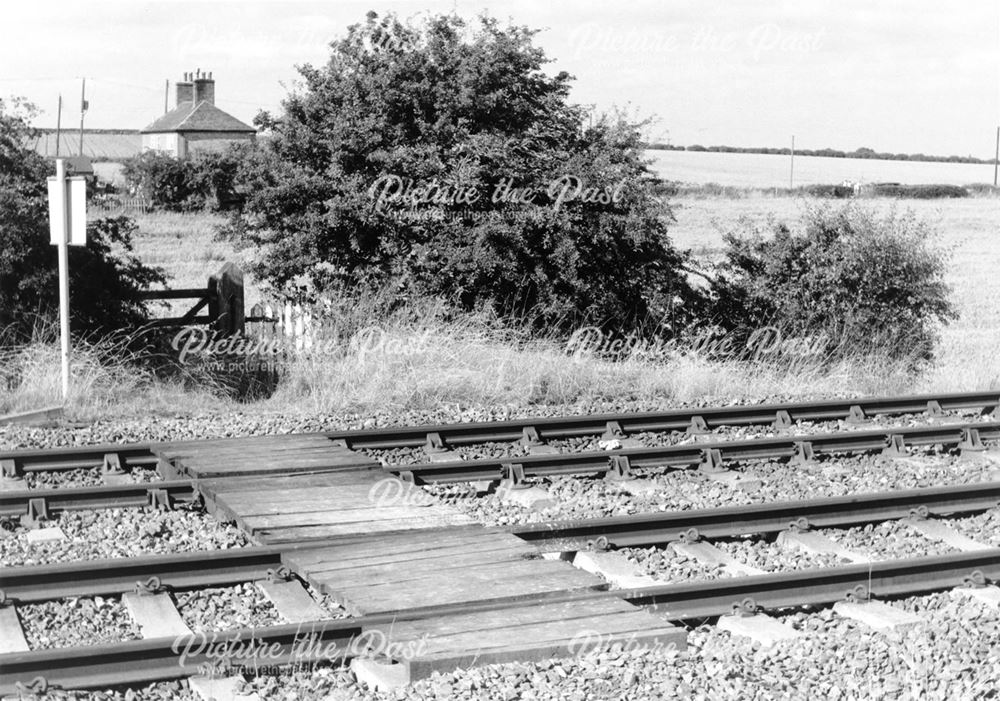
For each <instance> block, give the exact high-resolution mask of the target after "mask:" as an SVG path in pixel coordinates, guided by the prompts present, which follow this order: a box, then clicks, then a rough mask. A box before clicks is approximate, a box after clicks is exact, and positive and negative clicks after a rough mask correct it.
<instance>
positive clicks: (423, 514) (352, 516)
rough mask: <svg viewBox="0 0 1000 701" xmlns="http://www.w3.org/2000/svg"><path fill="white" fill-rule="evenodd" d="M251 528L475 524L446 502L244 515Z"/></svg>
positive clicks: (470, 518)
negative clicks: (395, 522)
mask: <svg viewBox="0 0 1000 701" xmlns="http://www.w3.org/2000/svg"><path fill="white" fill-rule="evenodd" d="M241 516H242V517H243V520H244V522H245V523H246V524H247V527H248V528H254V529H266V528H284V527H288V526H325V525H336V524H341V523H367V522H373V521H393V520H403V519H414V518H416V519H432V518H439V519H446V520H447V519H450V522H451V523H475V520H474V519H473V518H472V517H471V516H467V515H465V514H463V513H462V512H460V511H458V510H457V509H452V508H451V507H448V506H446V505H444V504H434V505H431V506H382V507H379V506H371V505H368V506H365V507H363V508H357V509H342V510H336V509H323V508H319V509H313V510H311V511H307V510H305V509H301V510H298V509H297V510H295V511H288V512H285V513H277V514H259V515H258V514H249V515H243V514H241Z"/></svg>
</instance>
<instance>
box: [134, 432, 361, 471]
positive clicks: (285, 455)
mask: <svg viewBox="0 0 1000 701" xmlns="http://www.w3.org/2000/svg"><path fill="white" fill-rule="evenodd" d="M153 453H154V454H155V455H156V456H157V458H159V460H160V462H161V465H164V466H165V465H169V466H171V467H172V468H173V469H175V470H177V471H178V472H179V473H180V474H183V475H187V476H190V477H195V478H202V479H204V478H211V477H246V476H253V475H257V476H259V475H289V474H294V473H296V472H329V471H335V470H357V469H363V468H369V469H375V468H378V467H380V466H379V465H378V463H376V462H374V461H373V460H371V459H370V458H368V457H366V456H364V455H361V454H359V453H356V452H354V451H353V450H351V449H349V448H347V447H346V446H345V445H344V444H343V443H339V442H336V441H332V440H330V439H328V438H326V437H324V436H321V435H316V434H288V435H278V436H249V437H246V438H220V439H215V440H205V441H184V442H178V443H161V444H159V445H156V446H154V447H153ZM161 471H162V470H161ZM164 476H167V475H164Z"/></svg>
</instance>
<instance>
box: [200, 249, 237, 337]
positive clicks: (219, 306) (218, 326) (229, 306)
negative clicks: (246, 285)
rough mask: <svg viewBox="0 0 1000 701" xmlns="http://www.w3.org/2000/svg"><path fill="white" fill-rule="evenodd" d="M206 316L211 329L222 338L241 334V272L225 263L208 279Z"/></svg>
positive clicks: (233, 265)
mask: <svg viewBox="0 0 1000 701" xmlns="http://www.w3.org/2000/svg"><path fill="white" fill-rule="evenodd" d="M208 289H209V302H208V314H209V316H210V317H211V318H212V327H213V329H214V330H215V331H217V332H218V333H219V334H221V335H223V336H232V335H234V334H242V333H243V324H244V316H243V272H242V271H241V270H240V269H239V268H238V267H236V265H235V264H233V263H231V262H230V263H226V264H225V265H223V266H222V270H220V271H219V272H218V273H216V274H215V275H213V276H211V277H210V278H209V279H208Z"/></svg>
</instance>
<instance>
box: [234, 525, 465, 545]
mask: <svg viewBox="0 0 1000 701" xmlns="http://www.w3.org/2000/svg"><path fill="white" fill-rule="evenodd" d="M459 527H462V526H459ZM366 528H367V531H366V532H365V533H359V532H358V530H357V529H358V526H357V524H351V523H347V524H340V525H334V526H291V527H288V528H271V529H262V530H261V531H259V532H257V533H254V534H253V535H254V537H255V538H256V539H257V540H259V541H260V542H262V543H269V544H276V543H301V542H304V541H309V540H317V541H318V540H327V539H330V538H342V537H350V536H358V535H366V536H367V535H373V534H380V535H383V536H390V535H391V536H396V535H400V534H402V533H404V532H405V531H413V530H416V531H419V532H421V533H426V534H428V536H431V534H435V533H440V532H443V531H448V530H452V529H454V528H456V526H455V525H454V523H452V522H449V521H447V520H445V521H441V522H437V523H435V522H433V521H431V522H425V521H417V520H413V519H410V520H402V521H381V522H379V521H374V522H371V523H370V524H368V525H367V526H366Z"/></svg>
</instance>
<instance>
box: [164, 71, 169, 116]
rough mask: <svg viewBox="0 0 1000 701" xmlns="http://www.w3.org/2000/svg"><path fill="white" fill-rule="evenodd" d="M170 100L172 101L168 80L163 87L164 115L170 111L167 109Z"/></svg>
mask: <svg viewBox="0 0 1000 701" xmlns="http://www.w3.org/2000/svg"><path fill="white" fill-rule="evenodd" d="M168 99H170V78H167V83H166V85H164V86H163V114H166V113H167V112H168V111H169V110H168V109H167V100H168Z"/></svg>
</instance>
